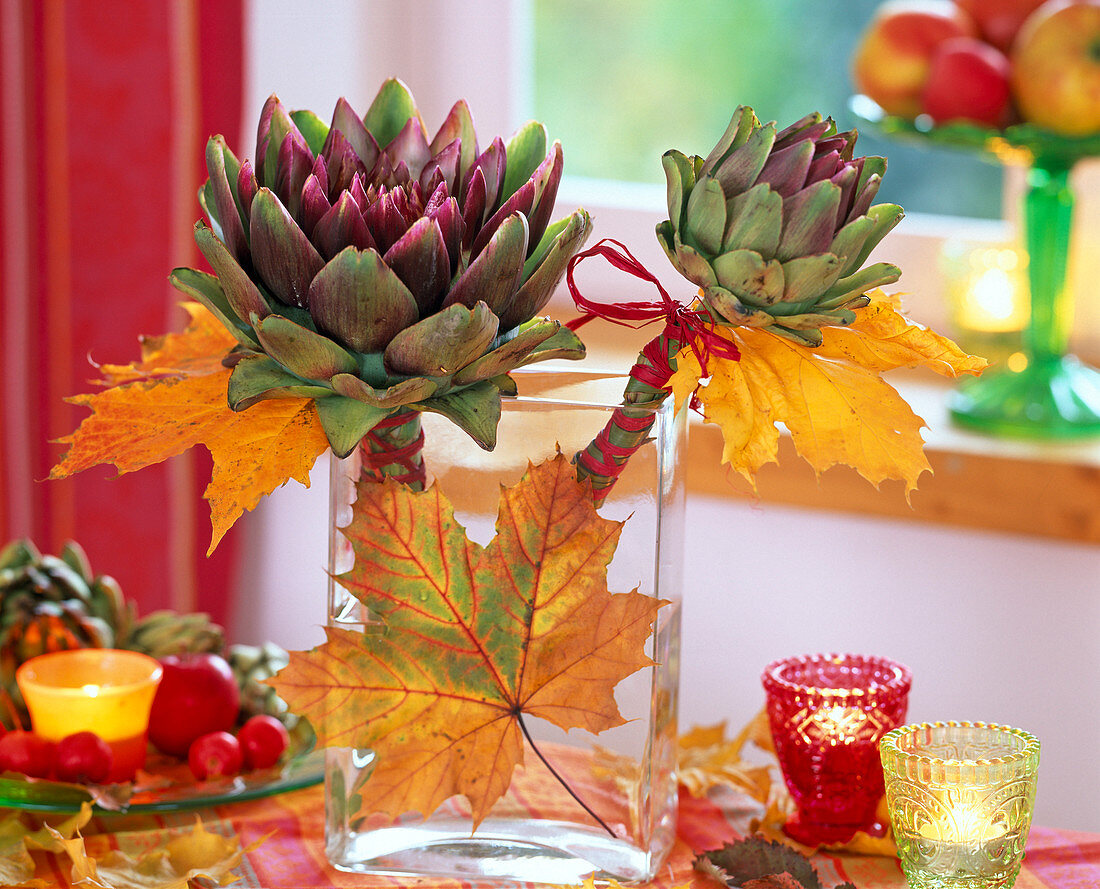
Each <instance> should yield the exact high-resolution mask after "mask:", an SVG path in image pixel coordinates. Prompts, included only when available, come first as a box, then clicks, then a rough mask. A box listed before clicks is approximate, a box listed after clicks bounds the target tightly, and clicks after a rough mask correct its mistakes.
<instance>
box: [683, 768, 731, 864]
mask: <svg viewBox="0 0 1100 889" xmlns="http://www.w3.org/2000/svg"><path fill="white" fill-rule="evenodd" d="M676 836H677V837H679V838H680V839H681V840H683V842H685V843H686V844H687V845H688V846H689V847H690V848H691V851H692V852H696V853H698V852H707V851H710V850H711V849H721V848H722V846H724V845H725V844H726V843H730V842H733V840H735V839H736V838H737V832H736V831H735V830H734V829H733V825H732V824H730V823H729V821H727V820H726V816H725V814H724V813H723V811H722V808H721V806H718V805H716V804H715V803H712V802H711V801H710V800H709V799H707V798H706V797H705V796H693V795H692V794H691V793H690V792H689V791H688V789H687V788H686V787H684V785H683V784H681V785H680V807H679V811H678V812H677V815H676Z"/></svg>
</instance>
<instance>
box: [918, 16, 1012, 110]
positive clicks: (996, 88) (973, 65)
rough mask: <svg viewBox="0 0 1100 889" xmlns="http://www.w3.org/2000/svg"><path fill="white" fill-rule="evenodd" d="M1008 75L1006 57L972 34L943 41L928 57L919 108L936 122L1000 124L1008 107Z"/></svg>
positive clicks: (1009, 105) (1010, 101)
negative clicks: (960, 121)
mask: <svg viewBox="0 0 1100 889" xmlns="http://www.w3.org/2000/svg"><path fill="white" fill-rule="evenodd" d="M1008 76H1009V64H1008V58H1007V57H1006V56H1005V54H1004V53H1003V52H1001V51H1000V50H999V49H994V48H993V47H992V46H990V45H989V44H988V43H983V42H982V41H981V40H975V39H974V38H973V37H955V38H952V39H951V40H945V41H944V42H943V43H941V44H940V47H939V49H937V50H936V54H935V55H934V56H932V63H931V65H930V67H929V70H928V82H927V83H925V85H924V91H923V92H922V93H921V107H922V109H923V110H924V113H925V114H927V115H928V116H929V117H931V118H932V120H934V121H935V122H936V123H938V124H942V123H947V122H949V121H952V120H967V121H970V122H971V123H977V124H983V125H985V126H989V127H1002V126H1004V125H1005V124H1006V123H1007V122H1008V117H1009V113H1010V111H1009V110H1010V108H1011V107H1012V98H1011V91H1010V90H1009V86H1008Z"/></svg>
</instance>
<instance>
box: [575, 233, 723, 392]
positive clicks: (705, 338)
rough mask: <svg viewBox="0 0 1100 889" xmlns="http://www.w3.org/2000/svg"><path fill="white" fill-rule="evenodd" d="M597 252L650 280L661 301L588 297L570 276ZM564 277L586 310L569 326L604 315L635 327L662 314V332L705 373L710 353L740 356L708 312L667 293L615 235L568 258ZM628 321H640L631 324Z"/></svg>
mask: <svg viewBox="0 0 1100 889" xmlns="http://www.w3.org/2000/svg"><path fill="white" fill-rule="evenodd" d="M608 245H614V246H608ZM615 248H618V249H615ZM597 255H598V256H602V257H603V258H604V259H606V260H607V261H608V262H609V263H611V264H612V265H613V266H615V268H617V269H619V270H620V271H624V272H626V273H627V274H629V275H633V276H634V277H635V278H640V279H641V280H643V281H648V282H650V283H651V284H652V285H653V286H654V287H656V288H657V292H658V293H660V294H661V301H660V302H657V301H651V302H623V303H610V304H606V305H605V304H602V303H595V302H592V301H591V300H590V299H587V298H586V297H585V296H584V295H583V294H582V293H581V292H580V290H578V289H577V285H576V282H575V281H574V280H573V270H574V268H575V267H576V266H577V264H578V263H579V262H580V261H581V260H583V259H587V258H588V257H589V256H597ZM565 280H566V283H567V284H568V286H569V292H570V294H572V296H573V302H574V303H576V304H577V307H578V308H580V309H581V310H582V311H584V313H585V314H583V315H581V317H579V318H575V319H574V320H572V321H570V322H569V324H568V325H567V326H568V327H569V329H570V330H576V329H577V328H578V327H581V326H583V325H585V324H587V323H588V322H589V321H591V320H592V319H593V318H595V317H600V318H604V319H606V320H608V321H610V322H612V323H613V324H619V325H622V326H623V327H632V328H635V329H637V328H639V327H644V326H645V325H647V324H652V323H653V322H654V321H660V320H661V319H662V318H663V319H664V321H665V329H664V330H663V331H662V336H664V337H666V338H668V339H675V340H676V341H677V342H678V343H680V344H682V345H687V346H689V347H690V348H691V351H692V352H694V353H695V357H696V358H697V359H699V367H700V369H701V370H702V372H703V375H704V376H706V375H707V360H708V359H709V357H710V356H711V354H715V355H720V356H722V357H723V358H732V359H733V360H734V361H736V360H737V359H739V358H740V357H741V353H740V352H739V351H738V350H737V346H735V345H734V344H733V343H732V342H730V341H729V340H727V339H726V338H725V337H723V336H721V335H720V334H719V333H718V331H717V328H716V327H715V325H714V322H713V321H712V320H711V319H710V318H709V317H708V316H707V315H705V314H703V313H701V312H697V311H695V310H694V309H690V308H688V307H687V306H685V305H684V304H683V303H679V302H677V301H676V300H674V299H673V298H672V297H671V296H669V295H668V291H666V290H665V288H664V287H662V286H661V282H660V281H658V280H657V278H656V276H654V275H653V274H652V273H651V272H650V271H649V270H648V269H647V268H646V267H645V266H643V265H642V264H641V263H640V262H639V261H638V260H637V259H635V258H634V255H633V254H632V253H631V252H630V251H629V250H628V249H627V248H626V246H625V245H623V244H621V243H620V242H618V241H616V240H615V239H614V238H604V239H603V240H602V241H600V242H599V243H598V244H596V246H594V247H591V248H589V249H588V250H585V251H584V252H583V253H577V254H576V255H574V256H573V258H572V259H570V260H569V265H568V267H567V268H566V273H565ZM631 321H637V322H639V323H637V324H631V323H630V322H631ZM650 345H651V346H652V345H653V344H652V343H651V344H650ZM651 351H652V350H651V349H650V348H649V346H647V347H646V350H645V353H646V355H647V357H649V358H650V360H653V357H654V356H653V355H650V354H649V353H650V352H651ZM664 363H665V364H667V363H668V358H667V357H666V358H664ZM671 372H672V369H671V367H670V368H669V376H671Z"/></svg>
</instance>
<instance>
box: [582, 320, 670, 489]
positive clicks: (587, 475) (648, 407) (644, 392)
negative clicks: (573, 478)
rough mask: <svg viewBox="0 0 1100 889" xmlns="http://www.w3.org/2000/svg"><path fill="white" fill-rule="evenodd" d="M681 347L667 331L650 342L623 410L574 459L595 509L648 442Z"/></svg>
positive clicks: (634, 371)
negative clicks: (588, 489) (628, 461)
mask: <svg viewBox="0 0 1100 889" xmlns="http://www.w3.org/2000/svg"><path fill="white" fill-rule="evenodd" d="M680 345H681V344H680V340H679V338H677V337H674V336H669V335H668V332H667V331H666V332H664V333H662V334H661V335H660V336H658V337H657V338H656V339H654V340H652V341H650V343H649V344H648V345H647V346H646V347H645V348H644V349H643V350H642V352H641V354H640V355H639V356H638V361H637V362H636V363H635V365H634V366H633V367H632V368H631V369H630V379H629V380H628V381H627V384H626V389H625V391H624V392H623V406H622V407H620V408H617V409H616V410H615V412H614V413H613V414H612V415H611V419H610V420H608V421H607V425H606V426H604V428H603V429H601V430H600V432H599V434H598V435H597V436H596V437H595V438H594V439H592V441H591V443H589V445H588V447H586V448H585V449H584V450H583V451H578V452H577V454H576V455H575V456H574V457H573V463H574V464H575V465H576V467H577V478H578V479H579V480H580V481H584V480H585V479H590V480H591V482H592V499H593V500H594V501H595V503H596V506H600V505H602V504H603V502H604V500H605V499H606V498H607V495H608V494H609V493H611V488H612V487H613V486H614V484H615V482H616V481H617V480H618V478H619V475H620V474H621V473H622V471H623V469H624V467H625V466H626V462H627V460H629V459H630V458H631V456H632V455H633V454H634V452H635V451H637V450H638V448H640V447H641V446H642V445H644V444H645V443H646V442H647V441H648V440H649V430H650V429H651V428H653V422H654V420H655V419H656V409H657V408H659V407H660V406H661V404H662V403H663V402H664V400H665V399H666V398H668V396H669V394H670V392H671V390H670V389H669V388H668V384H669V380H671V379H672V375H673V374H674V373H676V353H677V352H679V351H680Z"/></svg>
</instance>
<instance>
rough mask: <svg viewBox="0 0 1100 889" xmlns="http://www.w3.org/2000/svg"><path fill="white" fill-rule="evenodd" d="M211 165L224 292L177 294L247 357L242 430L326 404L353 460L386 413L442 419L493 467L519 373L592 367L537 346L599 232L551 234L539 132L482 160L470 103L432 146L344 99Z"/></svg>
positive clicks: (577, 223)
mask: <svg viewBox="0 0 1100 889" xmlns="http://www.w3.org/2000/svg"><path fill="white" fill-rule="evenodd" d="M206 161H207V171H208V173H209V176H210V178H209V180H208V181H207V183H206V184H205V185H204V186H203V188H202V189H201V190H200V194H199V200H200V204H201V206H202V209H203V211H204V213H205V215H206V217H207V221H208V223H209V225H208V226H207V225H204V224H201V223H200V224H199V225H197V226H196V230H195V239H196V242H197V243H198V245H199V248H200V250H201V251H202V253H203V255H204V256H205V257H206V259H207V261H208V262H209V263H210V266H211V268H212V269H213V270H214V275H213V276H211V275H207V274H204V273H201V272H197V271H195V270H193V269H177V270H176V271H175V272H174V273H173V275H172V282H173V284H175V286H176V287H178V288H179V289H181V290H183V291H184V292H186V293H187V294H188V295H189V296H192V297H194V298H195V299H198V300H199V301H200V302H202V303H203V304H204V305H206V306H207V308H209V309H210V310H211V311H212V312H213V313H214V315H215V316H216V317H217V318H218V319H219V320H220V321H221V322H222V324H223V325H225V327H226V328H227V329H228V330H229V331H230V332H231V333H232V334H233V336H234V337H235V338H236V340H237V346H236V347H235V348H234V350H233V352H232V353H231V355H229V356H227V360H226V362H225V363H226V364H227V366H231V367H232V368H233V372H232V377H231V379H230V384H229V403H230V406H231V407H232V408H233V409H234V410H246V409H247V408H248V407H249V406H251V405H252V404H255V403H256V402H257V401H260V400H263V399H266V398H284V397H306V398H313V399H316V403H317V406H318V416H319V417H320V419H321V422H322V425H323V426H324V428H325V431H326V434H327V435H328V437H329V442H330V444H332V446H333V448H334V450H336V451H337V452H343V453H346V452H347V449H348V448H349V447H350V446H353V444H354V440H355V439H356V436H359V437H361V436H362V435H363V434H366V432H369V431H370V429H371V428H372V427H373V425H374V424H376V423H377V422H379V421H380V420H381V419H383V418H384V417H385V416H387V414H389V413H392V412H395V411H399V410H412V411H435V412H438V413H441V414H443V415H444V416H447V417H449V418H451V419H452V420H454V422H456V423H457V424H458V425H459V426H461V427H462V428H463V429H465V430H466V431H467V432H468V433H469V434H470V435H471V436H472V437H474V439H475V440H476V441H478V442H479V443H480V444H482V445H483V446H486V447H488V446H491V443H492V442H493V441H495V419H494V418H495V417H497V416H499V400H500V395H501V392H502V391H506V392H510V391H512V390H513V389H514V383H512V381H511V380H510V378H509V377H508V376H507V375H508V373H509V372H510V371H512V370H514V369H516V368H517V367H521V366H523V365H525V364H530V363H532V362H535V361H540V360H546V359H549V358H561V357H581V356H582V355H583V354H584V350H583V346H582V345H581V344H580V342H579V340H577V339H576V337H575V336H573V335H572V334H569V333H562V331H563V328H561V326H560V324H558V323H557V322H552V321H539V322H537V325H538V326H537V332H536V333H532V332H531V331H529V330H527V325H528V324H531V323H534V321H533V319H535V317H536V315H537V314H538V312H539V311H541V310H542V308H543V307H544V306H545V305H546V303H547V302H548V301H549V299H550V296H551V295H552V293H553V291H554V289H555V288H556V287H557V285H558V284H559V283H560V281H561V278H562V277H563V275H564V273H565V270H566V266H567V264H568V262H569V259H570V258H571V257H572V256H573V254H575V253H576V252H577V251H578V250H579V249H580V248H581V247H582V245H583V244H584V241H585V239H586V238H587V237H588V234H589V230H590V228H591V225H590V221H589V217H588V214H587V213H585V211H584V210H576V211H574V212H573V213H572V214H571V215H570V216H568V217H566V218H565V219H563V220H561V221H559V222H557V223H553V224H551V216H552V213H553V207H554V201H555V198H556V195H557V191H558V185H559V183H560V181H561V174H562V166H563V160H562V151H561V145H560V144H559V143H557V142H554V143H553V144H552V145H549V146H548V142H547V135H546V130H545V128H544V127H543V126H542V124H539V123H537V122H533V121H532V122H530V123H528V124H525V125H524V126H523V127H521V128H520V129H519V130H517V131H516V133H515V134H513V135H512V137H511V138H510V139H508V140H507V141H505V140H503V139H501V138H499V137H498V138H495V139H493V140H491V141H490V142H489V144H488V147H487V148H485V149H484V150H481V149H479V147H478V139H477V134H476V131H475V129H474V124H473V119H472V117H471V116H470V112H469V109H468V107H467V106H466V103H465V102H463V101H459V102H457V103H455V105H454V107H452V108H451V110H450V113H449V114H448V115H447V117H446V118H445V120H444V121H443V124H442V125H441V126H440V128H439V129H438V131H436V133H435V135H434V136H432V137H429V136H428V129H427V127H426V126H425V124H424V121H423V119H422V118H421V116H420V112H419V111H418V110H417V107H416V103H415V101H414V99H413V97H412V95H411V94H410V93H409V91H408V89H407V88H406V87H405V85H404V84H403V83H401V82H400V81H399V80H388V81H387V82H386V83H385V84H383V86H382V88H381V89H380V90H379V92H378V94H377V96H376V97H375V99H374V101H373V102H372V103H371V105H370V107H369V108H368V110H367V112H366V113H365V114H364V115H363V116H359V115H358V114H356V112H355V111H354V110H353V109H352V107H351V106H350V104H349V103H348V102H347V101H346V100H344V99H340V100H339V101H338V102H337V103H336V107H335V109H334V111H333V114H332V118H331V123H330V124H327V125H326V124H325V123H324V122H323V121H322V120H321V119H320V118H319V117H318V116H317V115H315V114H313V113H312V112H308V111H295V112H289V111H287V109H286V108H285V107H284V106H283V104H282V103H281V102H280V101H279V99H278V98H277V97H276V96H272V97H271V98H269V99H268V100H267V102H266V103H265V105H264V108H263V111H262V113H261V116H260V121H259V125H258V127H257V139H256V151H255V156H254V158H253V159H252V160H251V161H249V160H247V159H246V160H241V161H239V160H238V159H237V158H236V157H235V156H234V155H233V153H232V152H231V151H230V150H229V148H228V146H227V145H226V144H225V141H224V139H222V138H221V137H220V136H215V137H213V138H212V139H211V140H210V141H209V143H208V145H207V151H206ZM685 161H686V162H687V163H688V165H689V169H690V170H691V176H690V182H689V183H688V185H689V189H690V186H691V185H692V184H694V182H695V167H696V164H695V161H694V160H689V159H685ZM714 188H715V189H716V190H715V191H713V193H712V196H713V198H714V199H715V200H716V201H717V204H715V207H714V208H713V210H714V213H715V214H718V215H720V216H721V217H722V218H718V215H715V216H714V218H713V219H711V218H710V217H708V221H707V223H706V225H705V226H704V225H702V223H700V231H699V232H698V233H697V234H698V237H699V238H702V240H703V242H704V243H705V244H706V245H709V246H712V247H717V246H720V243H721V240H722V236H723V234H724V231H725V219H724V212H725V211H724V205H722V206H718V204H722V201H723V199H722V198H721V193H720V189H717V186H716V185H715V186H714ZM696 200H701V199H696ZM712 203H713V201H712ZM719 211H720V212H719ZM524 331H527V332H524ZM490 424H493V429H492V430H490V429H489V428H488V427H489V425H490Z"/></svg>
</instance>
